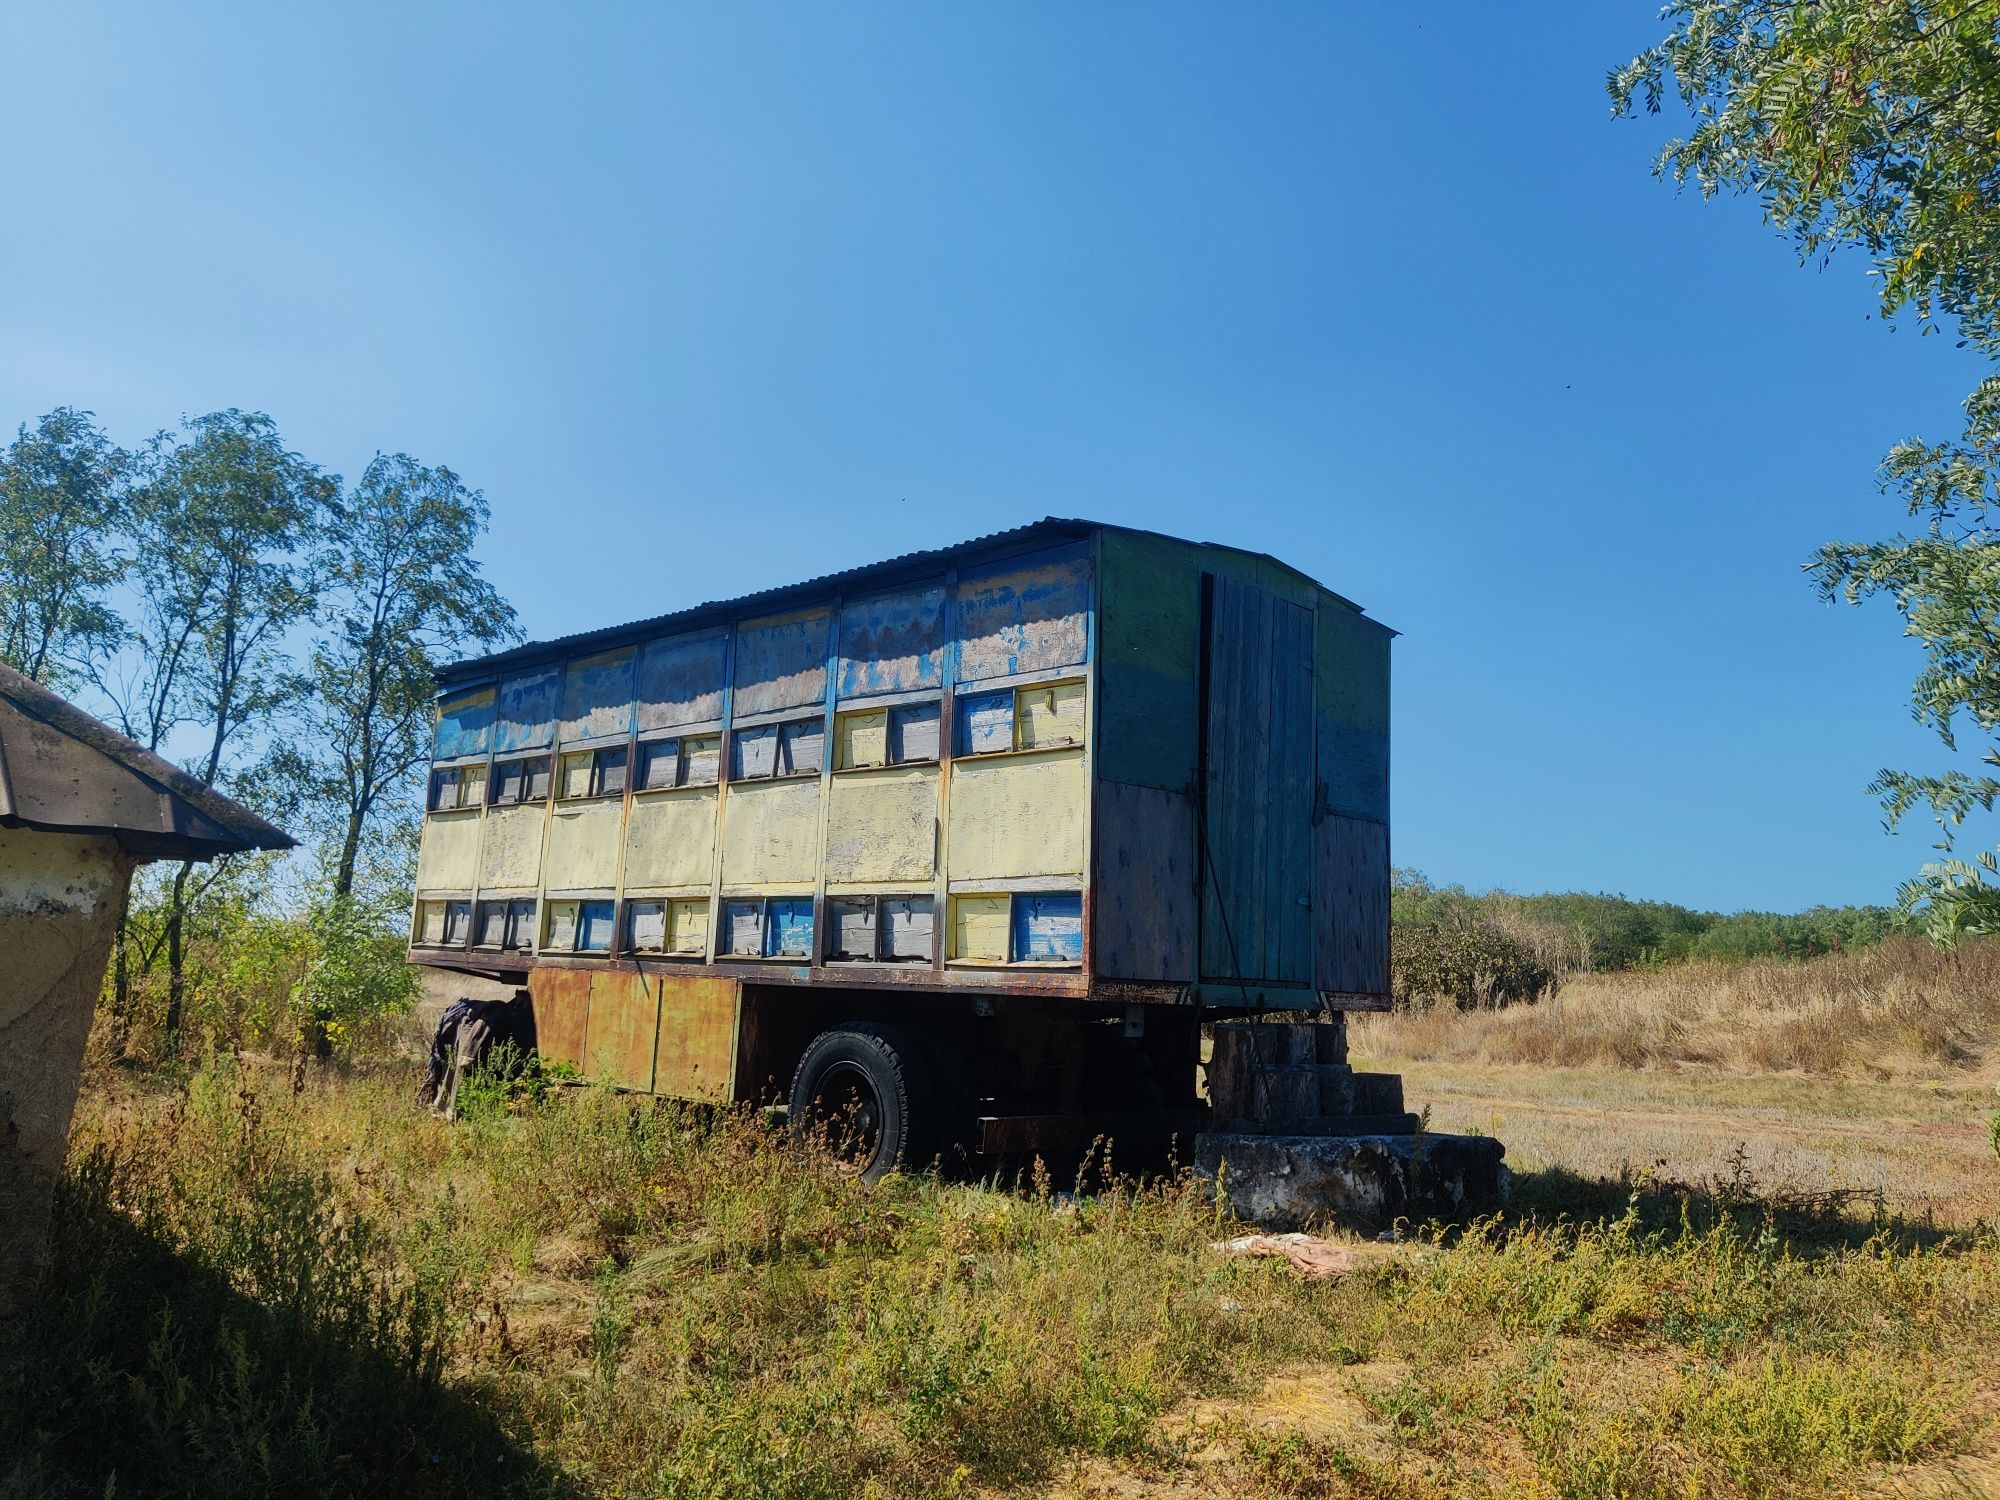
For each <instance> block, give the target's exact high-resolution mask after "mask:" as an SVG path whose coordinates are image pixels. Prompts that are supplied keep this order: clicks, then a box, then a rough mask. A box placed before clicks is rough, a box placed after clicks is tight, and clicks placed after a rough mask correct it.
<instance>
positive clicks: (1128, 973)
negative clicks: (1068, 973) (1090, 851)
mask: <svg viewBox="0 0 2000 1500" xmlns="http://www.w3.org/2000/svg"><path fill="white" fill-rule="evenodd" d="M1092 832H1093V834H1094V835H1095V838H1096V843H1097V868H1096V873H1095V875H1094V876H1093V877H1092V881H1091V893H1092V894H1091V914H1092V918H1093V920H1094V922H1095V924H1096V927H1095V932H1094V938H1095V944H1094V946H1093V947H1092V949H1091V967H1092V968H1094V969H1095V970H1096V971H1097V972H1098V973H1099V974H1101V975H1104V976H1107V977H1110V978H1117V979H1154V980H1180V981H1183V982H1185V981H1187V980H1189V979H1192V978H1193V977H1194V938H1195V890H1196V884H1195V840H1194V807H1193V804H1192V802H1191V800H1190V799H1189V798H1188V796H1187V795H1186V794H1185V793H1183V792H1163V791H1160V790H1159V789H1158V788H1157V787H1150V786H1128V785H1125V784H1124V783H1122V782H1114V781H1106V782H1100V783H1099V784H1098V787H1097V817H1096V820H1095V822H1094V823H1093V824H1092Z"/></svg>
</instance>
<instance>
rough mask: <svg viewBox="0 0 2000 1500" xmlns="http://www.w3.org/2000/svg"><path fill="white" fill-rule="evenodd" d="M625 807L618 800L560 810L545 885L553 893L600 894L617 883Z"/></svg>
mask: <svg viewBox="0 0 2000 1500" xmlns="http://www.w3.org/2000/svg"><path fill="white" fill-rule="evenodd" d="M624 812H625V804H624V803H623V802H620V801H619V800H618V799H617V798H615V797H607V798H604V799H602V800H600V801H596V802H581V803H577V804H576V805H574V806H571V807H561V806H559V807H557V808H556V811H555V818H554V821H553V822H552V823H551V824H550V825H549V854H548V859H547V861H546V862H545V866H544V869H545V874H544V875H543V879H542V883H543V884H544V885H545V886H547V887H548V889H550V890H552V891H598V890H604V889H606V888H608V887H610V886H614V885H616V884H617V883H618V822H619V819H620V818H621V817H622V816H623V814H624Z"/></svg>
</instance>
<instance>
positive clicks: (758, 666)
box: [730, 609, 833, 716]
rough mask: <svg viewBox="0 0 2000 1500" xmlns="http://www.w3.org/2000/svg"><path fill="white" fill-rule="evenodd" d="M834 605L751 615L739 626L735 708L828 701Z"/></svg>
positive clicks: (760, 710)
mask: <svg viewBox="0 0 2000 1500" xmlns="http://www.w3.org/2000/svg"><path fill="white" fill-rule="evenodd" d="M832 622H833V612H832V611H831V610H825V609H816V610H812V611H810V612H808V613H805V614H796V615H782V616H779V617H776V618H773V619H769V620H752V621H746V622H745V623H744V624H742V625H740V626H738V627H737V631H736V672H735V676H736V690H735V695H734V697H733V698H732V700H731V702H730V712H731V713H732V714H735V715H738V716H741V715H744V714H764V713H773V712H775V711H777V710H778V709H782V708H802V707H805V706H806V705H808V704H812V703H823V702H825V701H826V649H827V632H828V630H829V629H830V628H831V625H832Z"/></svg>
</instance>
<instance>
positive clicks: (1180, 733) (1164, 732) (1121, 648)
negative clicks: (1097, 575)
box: [1097, 531, 1201, 792]
mask: <svg viewBox="0 0 2000 1500" xmlns="http://www.w3.org/2000/svg"><path fill="white" fill-rule="evenodd" d="M1198 555H1199V549H1198V548H1194V547H1191V546H1189V545H1188V544H1187V543H1185V542H1177V541H1174V540H1171V539H1170V538H1167V537H1153V536H1138V535H1132V534H1130V533H1125V532H1116V531H1113V532H1106V533H1105V535H1104V553H1103V568H1104V573H1103V579H1102V582H1101V584H1100V586H1099V596H1100V597H1099V604H1098V622H1097V623H1098V630H1097V642H1098V645H1097V770H1098V774H1099V775H1101V776H1103V777H1105V778H1107V779H1108V780H1112V781H1120V782H1130V783H1134V784H1139V785H1145V786H1152V787H1159V788H1162V789H1163V790H1167V791H1176V792H1184V791H1186V790H1188V789H1189V788H1190V787H1191V786H1192V785H1193V784H1194V772H1195V757H1196V753H1197V751H1198V749H1199V744H1198V739H1199V735H1198V725H1197V723H1196V720H1197V717H1198V704H1197V701H1196V672H1197V668H1198V666H1199V664H1200V653H1201V587H1200V585H1201V570H1200V567H1199V565H1198V564H1197V562H1196V558H1197V556H1198Z"/></svg>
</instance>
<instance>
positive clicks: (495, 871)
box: [479, 802, 547, 891]
mask: <svg viewBox="0 0 2000 1500" xmlns="http://www.w3.org/2000/svg"><path fill="white" fill-rule="evenodd" d="M546 818H547V808H546V806H545V805H544V804H542V803H539V802H536V803H530V804H527V805H525V806H522V807H496V808H493V809H492V810H490V811H489V812H488V813H487V814H486V839H485V842H484V844H483V845H482V846H481V848H480V853H479V884H480V885H481V886H482V887H483V888H485V889H487V890H500V891H525V890H533V889H534V888H535V887H536V886H537V885H539V884H540V883H541V876H542V824H543V822H544V821H545V819H546Z"/></svg>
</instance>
